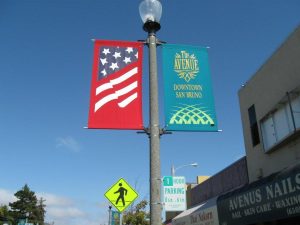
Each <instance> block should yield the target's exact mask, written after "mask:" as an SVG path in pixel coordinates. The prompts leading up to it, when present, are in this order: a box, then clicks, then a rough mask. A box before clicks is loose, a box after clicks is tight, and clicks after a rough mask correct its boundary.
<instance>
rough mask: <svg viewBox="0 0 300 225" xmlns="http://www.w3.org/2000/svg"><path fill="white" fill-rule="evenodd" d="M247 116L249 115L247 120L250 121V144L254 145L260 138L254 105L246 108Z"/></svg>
mask: <svg viewBox="0 0 300 225" xmlns="http://www.w3.org/2000/svg"><path fill="white" fill-rule="evenodd" d="M248 116H249V121H250V131H251V138H252V145H253V146H255V145H257V144H259V143H260V139H259V133H258V125H257V120H256V113H255V107H254V105H252V106H251V107H250V108H249V109H248Z"/></svg>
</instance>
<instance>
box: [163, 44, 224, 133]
mask: <svg viewBox="0 0 300 225" xmlns="http://www.w3.org/2000/svg"><path fill="white" fill-rule="evenodd" d="M163 74H164V94H165V125H166V130H169V131H218V126H217V118H216V112H215V106H214V97H213V91H212V85H211V78H210V70H209V64H208V54H207V48H203V47H195V46H185V45H170V44H164V45H163Z"/></svg>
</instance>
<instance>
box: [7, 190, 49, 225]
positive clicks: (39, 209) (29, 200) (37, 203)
mask: <svg viewBox="0 0 300 225" xmlns="http://www.w3.org/2000/svg"><path fill="white" fill-rule="evenodd" d="M15 197H16V198H17V200H16V201H15V202H12V203H9V208H10V209H8V207H7V206H5V207H6V209H7V210H8V214H7V215H6V217H8V218H10V219H11V221H12V224H14V225H15V224H17V223H18V221H19V220H20V219H25V218H27V219H28V223H33V224H39V225H44V218H45V213H46V211H45V207H46V205H45V204H44V201H45V200H44V199H43V198H41V199H39V200H38V199H37V197H36V195H35V193H34V192H33V191H31V190H30V188H29V187H28V185H27V184H26V185H25V186H24V187H23V188H22V189H21V190H19V191H17V192H16V193H15ZM2 211H5V210H4V209H2Z"/></svg>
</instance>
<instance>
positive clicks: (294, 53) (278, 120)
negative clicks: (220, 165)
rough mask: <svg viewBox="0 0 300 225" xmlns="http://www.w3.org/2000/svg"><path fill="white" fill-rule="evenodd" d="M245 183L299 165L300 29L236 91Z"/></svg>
mask: <svg viewBox="0 0 300 225" xmlns="http://www.w3.org/2000/svg"><path fill="white" fill-rule="evenodd" d="M239 101H240V110H241V117H242V124H243V133H244V141H245V148H246V156H247V163H248V174H249V182H252V181H255V180H258V179H260V178H262V177H266V176H268V175H270V174H272V173H274V172H277V171H280V170H282V169H284V168H286V167H289V166H291V165H293V164H295V163H297V162H298V163H299V161H300V137H299V134H300V132H299V131H300V27H298V28H297V29H296V30H295V31H294V32H293V33H292V34H291V35H290V36H289V37H288V38H287V40H286V41H285V42H284V43H283V44H282V45H281V46H280V47H279V48H278V49H277V50H276V51H275V53H274V54H273V55H272V56H271V57H270V58H269V59H268V60H267V61H266V62H265V64H264V65H263V66H262V67H261V68H260V69H259V70H258V71H257V73H256V74H255V75H254V76H253V77H252V78H251V79H250V80H249V81H248V82H247V83H246V84H245V85H243V87H242V88H241V89H240V91H239Z"/></svg>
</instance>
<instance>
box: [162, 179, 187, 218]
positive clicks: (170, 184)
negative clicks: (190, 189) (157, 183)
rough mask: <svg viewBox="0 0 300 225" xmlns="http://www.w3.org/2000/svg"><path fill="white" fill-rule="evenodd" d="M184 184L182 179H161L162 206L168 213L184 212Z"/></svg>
mask: <svg viewBox="0 0 300 225" xmlns="http://www.w3.org/2000/svg"><path fill="white" fill-rule="evenodd" d="M185 188H186V184H185V178H184V177H172V176H165V177H164V178H163V190H164V205H165V210H166V211H167V212H168V211H169V212H172V211H173V212H176V211H184V210H186V191H185Z"/></svg>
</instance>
